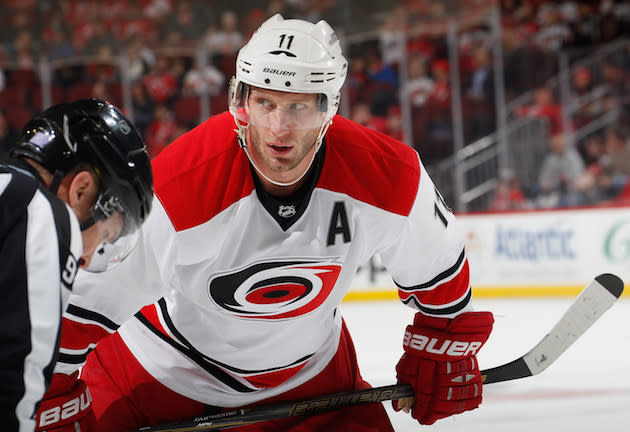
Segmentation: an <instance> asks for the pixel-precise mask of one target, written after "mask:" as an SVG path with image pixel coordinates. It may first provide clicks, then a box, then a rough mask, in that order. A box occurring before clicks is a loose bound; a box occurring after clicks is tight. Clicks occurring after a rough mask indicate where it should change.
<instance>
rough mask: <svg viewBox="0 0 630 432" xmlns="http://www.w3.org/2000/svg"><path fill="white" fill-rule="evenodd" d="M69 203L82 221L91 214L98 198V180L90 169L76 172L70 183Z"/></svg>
mask: <svg viewBox="0 0 630 432" xmlns="http://www.w3.org/2000/svg"><path fill="white" fill-rule="evenodd" d="M67 190H68V195H67V201H66V202H67V203H68V205H69V206H70V207H71V208H72V210H74V213H75V214H76V215H77V218H78V219H79V221H80V222H83V221H84V220H85V219H87V217H88V216H89V215H90V210H91V209H92V206H93V205H94V202H95V201H96V198H97V193H98V187H97V184H96V180H95V179H94V177H93V176H92V174H91V173H90V172H89V171H79V172H78V173H76V174H75V175H74V176H73V177H72V179H71V180H70V183H69V185H68V189H67Z"/></svg>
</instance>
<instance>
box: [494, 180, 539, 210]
mask: <svg viewBox="0 0 630 432" xmlns="http://www.w3.org/2000/svg"><path fill="white" fill-rule="evenodd" d="M531 207H532V205H531V202H530V201H529V200H528V199H527V198H525V195H524V194H523V191H522V189H521V186H520V184H519V181H518V178H517V177H516V176H515V175H514V172H513V171H512V170H506V171H504V172H502V173H501V175H500V176H499V178H498V179H497V184H496V187H495V189H494V196H493V197H492V200H491V201H490V204H489V205H488V210H490V211H509V210H526V209H529V208H531Z"/></svg>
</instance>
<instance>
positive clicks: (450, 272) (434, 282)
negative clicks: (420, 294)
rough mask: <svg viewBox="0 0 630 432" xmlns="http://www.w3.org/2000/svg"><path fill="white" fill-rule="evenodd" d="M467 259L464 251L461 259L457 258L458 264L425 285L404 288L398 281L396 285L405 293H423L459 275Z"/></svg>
mask: <svg viewBox="0 0 630 432" xmlns="http://www.w3.org/2000/svg"><path fill="white" fill-rule="evenodd" d="M465 258H466V252H465V249H462V253H460V254H459V257H458V258H457V262H455V264H453V265H452V266H451V267H449V268H448V269H446V270H444V271H443V272H442V273H440V274H439V275H437V276H436V277H434V278H433V279H431V280H430V281H429V282H425V283H423V284H420V285H415V286H412V287H406V286H402V285H400V284H399V283H397V282H396V281H394V283H395V284H396V285H397V286H398V288H400V289H401V290H403V291H421V290H427V289H431V288H433V287H434V286H435V285H437V284H439V283H440V282H441V281H443V280H444V279H448V278H449V277H451V276H453V275H454V274H455V273H457V271H458V270H459V268H460V267H461V265H462V263H463V262H464V259H465Z"/></svg>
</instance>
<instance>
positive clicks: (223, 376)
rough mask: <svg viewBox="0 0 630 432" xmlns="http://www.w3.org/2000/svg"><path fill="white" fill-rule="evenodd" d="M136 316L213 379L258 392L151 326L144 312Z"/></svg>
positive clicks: (242, 389) (240, 390)
mask: <svg viewBox="0 0 630 432" xmlns="http://www.w3.org/2000/svg"><path fill="white" fill-rule="evenodd" d="M135 316H136V318H137V319H138V320H139V321H140V322H141V323H142V324H144V325H145V326H146V327H147V328H148V329H149V330H151V331H152V332H153V333H154V334H155V335H156V336H158V337H159V338H160V339H162V340H163V341H164V342H166V343H167V344H169V345H170V346H172V347H173V348H175V349H176V350H178V351H180V352H181V353H182V354H184V355H186V356H187V357H188V358H189V359H190V360H192V361H194V362H195V363H196V364H197V365H199V367H201V368H202V369H203V370H205V371H206V372H208V373H209V374H210V375H212V376H213V377H215V378H216V379H218V380H219V381H221V382H222V383H223V384H225V385H227V386H228V387H231V388H232V389H234V390H236V391H239V392H241V393H250V392H254V391H256V390H255V389H252V388H249V387H247V386H245V385H244V384H243V383H241V382H240V381H238V380H237V379H235V378H234V377H232V376H230V375H229V374H227V373H226V372H224V371H222V370H221V369H220V368H219V367H218V366H215V365H213V364H212V363H209V362H207V361H205V360H204V359H203V357H201V356H200V355H199V352H197V351H193V350H191V349H189V348H187V347H185V346H183V345H180V344H178V343H177V342H175V341H174V340H173V339H171V338H170V337H168V336H167V335H165V334H163V333H162V332H161V331H159V330H158V329H157V328H156V327H155V326H154V325H153V324H151V322H150V321H149V320H148V319H147V318H146V317H145V316H144V315H142V312H138V313H136V315H135Z"/></svg>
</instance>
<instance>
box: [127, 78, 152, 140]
mask: <svg viewBox="0 0 630 432" xmlns="http://www.w3.org/2000/svg"><path fill="white" fill-rule="evenodd" d="M131 105H132V107H133V122H134V124H135V126H136V128H137V129H138V130H139V131H140V134H142V135H143V136H144V135H145V132H146V129H147V127H148V126H149V125H150V124H151V122H152V121H153V111H154V109H155V103H154V102H153V99H151V97H150V96H149V93H148V92H147V89H146V87H145V86H144V84H142V81H136V82H135V83H133V84H132V85H131Z"/></svg>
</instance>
